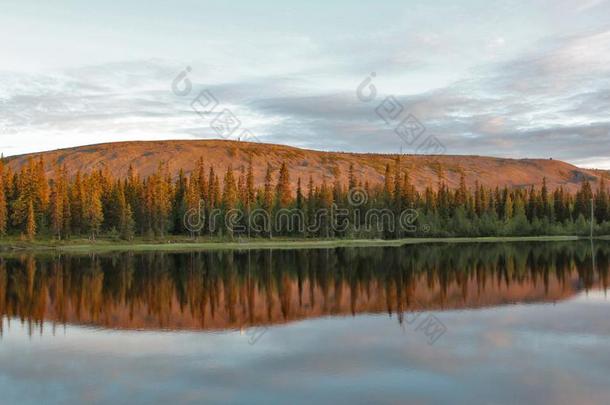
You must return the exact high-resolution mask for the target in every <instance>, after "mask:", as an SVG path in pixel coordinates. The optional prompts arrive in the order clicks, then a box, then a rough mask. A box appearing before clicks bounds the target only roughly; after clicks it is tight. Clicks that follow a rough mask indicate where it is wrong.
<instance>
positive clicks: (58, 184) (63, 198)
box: [51, 166, 69, 239]
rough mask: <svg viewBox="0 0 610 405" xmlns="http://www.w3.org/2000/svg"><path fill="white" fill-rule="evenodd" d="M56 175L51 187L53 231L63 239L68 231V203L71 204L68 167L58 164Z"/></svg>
mask: <svg viewBox="0 0 610 405" xmlns="http://www.w3.org/2000/svg"><path fill="white" fill-rule="evenodd" d="M54 177H55V179H54V182H53V187H52V189H51V231H52V233H53V235H55V237H57V238H58V239H62V236H63V234H64V232H65V231H66V218H65V215H66V214H67V212H66V211H67V210H66V204H69V202H68V201H69V198H68V179H67V174H66V169H65V168H62V167H60V166H57V167H56V168H55V176H54Z"/></svg>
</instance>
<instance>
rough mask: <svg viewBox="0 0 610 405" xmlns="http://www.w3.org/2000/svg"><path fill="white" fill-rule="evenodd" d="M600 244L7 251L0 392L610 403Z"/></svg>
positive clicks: (1, 266)
mask: <svg viewBox="0 0 610 405" xmlns="http://www.w3.org/2000/svg"><path fill="white" fill-rule="evenodd" d="M609 271H610V243H608V242H601V241H600V242H598V241H596V242H595V244H594V245H592V244H591V243H590V242H587V241H582V242H539V243H532V242H528V243H479V244H426V245H409V246H403V247H374V248H373V247H371V248H335V249H311V250H310V249H297V250H242V251H208V252H189V253H109V254H91V255H65V254H63V255H59V254H39V255H31V254H27V253H24V254H11V255H5V256H4V257H2V258H1V259H0V319H1V321H0V334H1V337H0V402H1V403H7V404H12V403H19V404H30V403H32V404H34V403H41V402H44V403H83V402H87V403H103V402H112V403H130V404H134V403H135V404H137V403H147V404H148V403H160V404H161V403H168V402H171V403H176V404H177V403H218V402H222V403H225V402H229V403H264V404H267V403H312V402H314V403H371V402H378V403H415V404H436V403H463V404H473V403H489V404H513V403H549V404H551V403H552V404H572V403H579V404H597V403H600V404H607V403H610V301H609V300H608V298H607V290H608V284H609V282H610V280H609Z"/></svg>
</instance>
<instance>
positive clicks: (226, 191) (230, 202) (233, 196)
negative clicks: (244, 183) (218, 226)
mask: <svg viewBox="0 0 610 405" xmlns="http://www.w3.org/2000/svg"><path fill="white" fill-rule="evenodd" d="M223 184H224V187H223V190H222V205H223V208H224V209H226V210H230V209H232V208H235V206H236V205H237V185H236V184H235V175H234V174H233V167H232V166H231V165H229V167H228V168H227V173H226V174H225V177H224V182H223Z"/></svg>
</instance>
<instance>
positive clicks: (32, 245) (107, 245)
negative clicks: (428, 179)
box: [0, 235, 610, 256]
mask: <svg viewBox="0 0 610 405" xmlns="http://www.w3.org/2000/svg"><path fill="white" fill-rule="evenodd" d="M593 239H594V240H606V241H608V240H610V235H604V236H597V237H594V238H593ZM577 240H590V239H589V238H588V237H582V236H510V237H508V236H507V237H497V236H484V237H451V238H404V239H388V240H385V239H330V240H324V239H310V240H308V239H276V240H273V239H270V240H269V239H264V240H241V241H239V240H236V241H221V240H216V241H215V240H205V241H185V240H169V241H166V242H155V241H144V240H143V241H133V242H126V241H120V242H117V241H111V240H103V239H101V240H99V241H96V242H91V241H88V240H76V241H67V242H62V241H41V242H23V241H2V240H0V256H1V255H3V254H7V253H8V254H11V253H13V254H14V253H38V252H46V253H51V252H57V253H98V252H102V253H103V252H155V251H163V252H189V251H206V250H251V249H327V248H336V247H398V246H403V245H414V244H422V243H502V242H570V241H577Z"/></svg>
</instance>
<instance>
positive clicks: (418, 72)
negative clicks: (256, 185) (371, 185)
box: [0, 0, 610, 169]
mask: <svg viewBox="0 0 610 405" xmlns="http://www.w3.org/2000/svg"><path fill="white" fill-rule="evenodd" d="M0 35H1V36H2V38H3V40H2V41H1V42H0V55H1V57H0V152H2V153H3V154H4V155H5V156H8V155H15V154H20V153H25V152H37V151H43V150H51V149H57V148H63V147H71V146H78V145H86V144H94V143H101V142H111V141H122V140H157V139H213V138H223V139H244V140H249V141H260V142H269V143H279V144H287V145H293V146H297V147H304V148H312V149H318V150H335V151H349V152H382V153H398V152H403V153H425V152H430V151H431V149H430V148H426V147H422V145H424V146H425V145H426V144H427V143H426V142H428V140H430V139H433V140H434V141H435V143H434V144H435V145H437V146H436V147H435V149H433V150H434V151H435V152H436V153H447V154H463V155H489V156H500V157H514V158H525V157H528V158H554V159H561V160H565V161H568V162H570V163H573V164H576V165H579V166H583V167H597V168H607V169H610V115H609V114H608V111H609V110H610V109H609V107H610V74H609V73H610V0H609V1H606V0H580V1H574V0H532V1H528V2H523V1H509V0H498V1H494V2H489V1H483V0H476V1H475V0H472V1H467V0H465V1H460V2H455V1H444V0H439V1H434V2H431V1H405V0H402V1H390V0H386V1H384V0H379V1H374V2H373V1H355V0H351V1H347V0H335V1H332V2H329V1H324V2H323V1H317V0H313V1H312V0H310V1H287V2H281V3H280V2H273V1H267V0H259V1H256V2H252V1H245V0H244V1H241V0H237V1H232V2H221V1H206V0H203V1H201V0H199V1H195V0H192V1H190V0H178V1H176V0H175V1H170V0H167V1H161V0H148V1H144V0H141V1H140V0H123V1H106V2H83V1H69V0H57V1H53V2H39V1H32V0H1V1H0ZM373 96H374V97H373ZM403 120H406V121H404V122H407V123H411V124H412V123H413V122H415V123H417V124H416V125H415V126H409V127H408V128H410V129H409V131H408V132H404V131H402V132H401V130H400V128H402V129H404V128H405V126H401V123H403ZM397 128H399V130H397ZM414 128H415V129H414Z"/></svg>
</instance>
